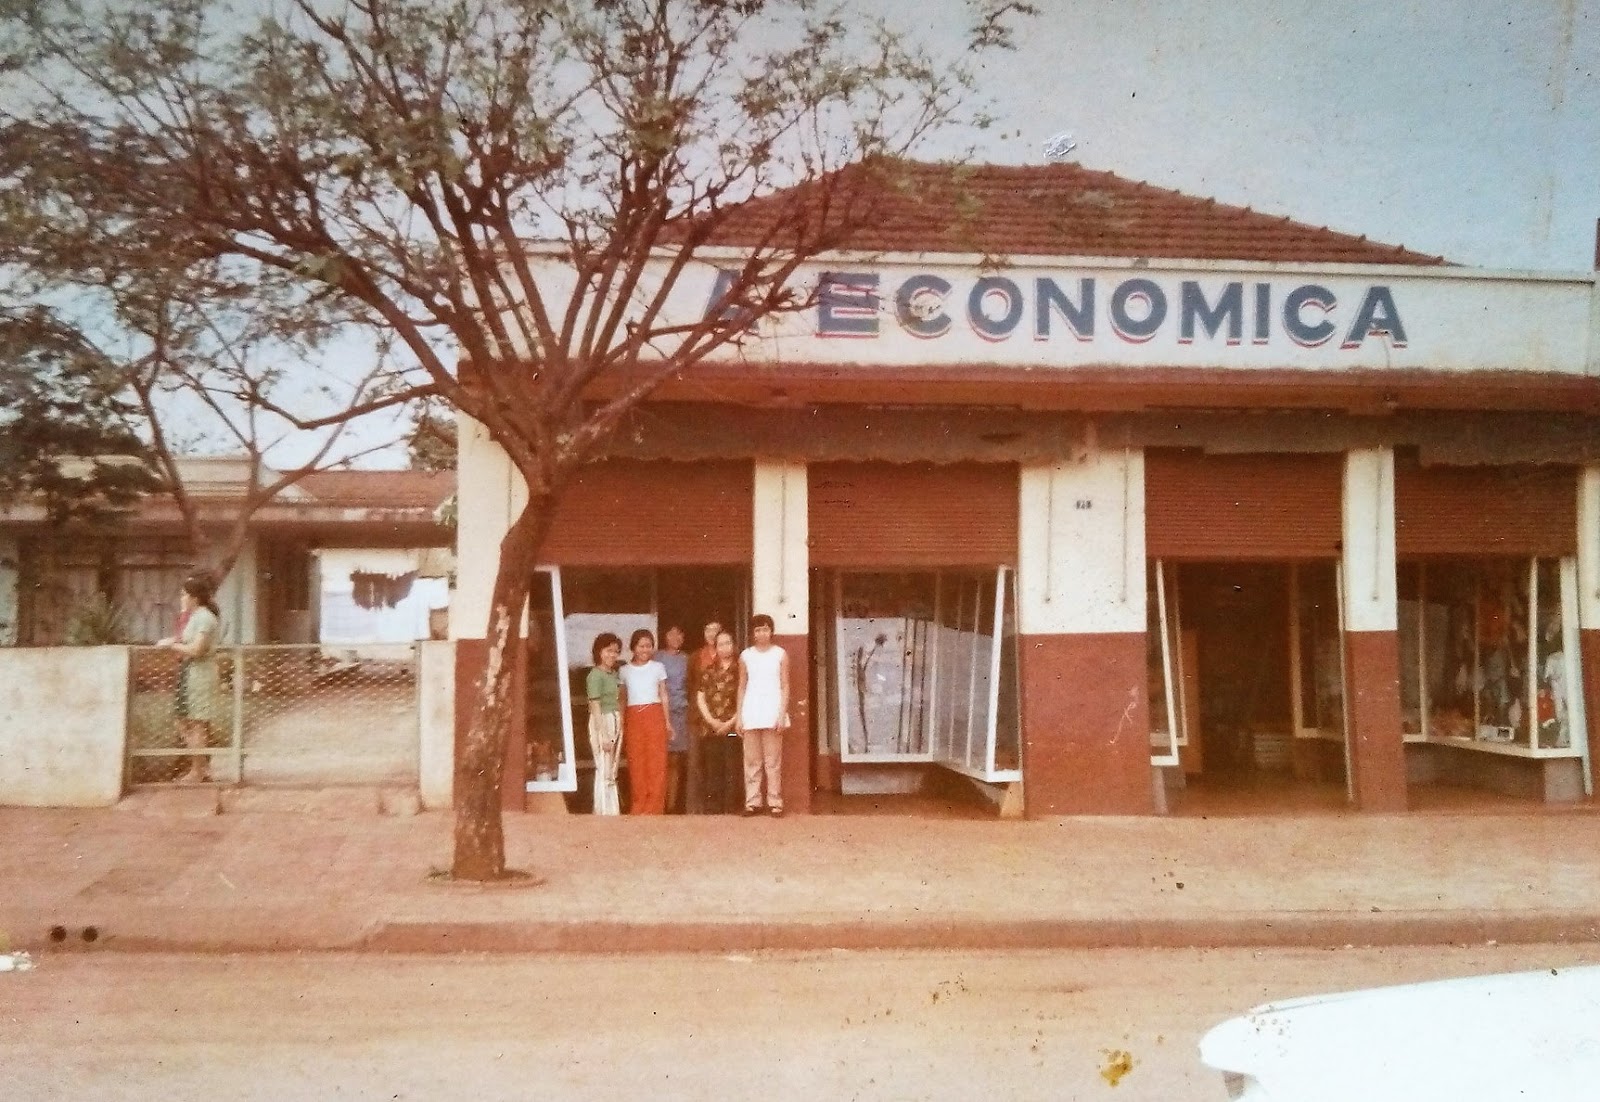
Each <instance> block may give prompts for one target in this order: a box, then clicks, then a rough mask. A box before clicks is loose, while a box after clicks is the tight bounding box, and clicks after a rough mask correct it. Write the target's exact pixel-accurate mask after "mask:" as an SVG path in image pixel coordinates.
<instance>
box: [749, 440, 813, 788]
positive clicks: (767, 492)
mask: <svg viewBox="0 0 1600 1102" xmlns="http://www.w3.org/2000/svg"><path fill="white" fill-rule="evenodd" d="M754 492H755V502H754V515H755V532H754V541H753V550H752V561H751V564H750V570H751V596H752V598H753V603H752V605H751V611H752V612H756V613H763V612H764V613H766V614H767V615H768V616H771V617H772V622H773V623H774V624H775V625H776V630H775V631H774V637H775V640H776V642H777V643H778V645H779V646H781V647H782V648H783V649H784V650H785V651H786V652H787V653H788V656H789V657H788V665H789V733H788V735H787V736H786V737H785V738H784V742H783V804H784V807H785V808H786V809H787V810H789V811H791V812H800V813H805V812H809V811H810V810H811V787H812V785H811V765H812V762H811V701H810V699H809V697H810V692H809V689H810V684H811V647H810V643H811V615H810V612H811V581H810V569H811V562H810V555H809V553H808V551H807V548H806V542H807V538H808V535H809V516H808V507H809V501H810V492H809V489H808V486H807V479H806V466H805V464H804V463H784V462H781V461H763V460H758V461H757V462H756V465H755V490H754Z"/></svg>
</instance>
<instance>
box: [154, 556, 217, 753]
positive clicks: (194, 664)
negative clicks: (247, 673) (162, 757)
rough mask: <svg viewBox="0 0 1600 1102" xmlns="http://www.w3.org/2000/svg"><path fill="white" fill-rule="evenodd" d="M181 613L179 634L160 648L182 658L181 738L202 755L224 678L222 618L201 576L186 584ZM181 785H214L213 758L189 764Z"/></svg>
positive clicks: (176, 704) (178, 700) (178, 702)
mask: <svg viewBox="0 0 1600 1102" xmlns="http://www.w3.org/2000/svg"><path fill="white" fill-rule="evenodd" d="M181 601H182V607H183V611H182V612H181V613H180V614H179V616H178V634H177V636H176V637H172V638H167V639H163V640H161V642H160V644H159V645H160V646H163V647H166V648H167V649H168V650H173V651H176V652H177V653H178V655H179V656H180V657H179V659H178V692H177V698H176V700H175V701H174V711H175V712H176V713H177V717H178V735H179V737H180V738H181V739H182V740H183V744H184V746H186V747H188V748H189V749H191V750H201V751H204V750H205V749H206V748H207V747H208V746H209V745H210V743H211V725H212V723H213V722H215V720H216V718H217V705H218V703H219V701H220V700H221V699H222V676H221V674H220V673H219V672H218V670H217V639H218V636H220V635H221V634H222V618H221V613H220V612H219V611H218V609H217V602H216V599H215V597H214V596H213V590H212V586H211V581H210V579H208V578H205V577H202V576H201V575H199V574H192V575H190V576H189V577H187V578H185V579H184V580H183V594H182V597H181ZM178 780H179V781H180V782H184V783H188V784H204V783H206V782H208V781H209V780H211V770H210V766H209V756H208V755H206V754H204V753H201V754H196V755H194V756H193V757H191V758H190V759H189V771H188V772H187V773H185V774H184V775H183V776H181V777H179V778H178Z"/></svg>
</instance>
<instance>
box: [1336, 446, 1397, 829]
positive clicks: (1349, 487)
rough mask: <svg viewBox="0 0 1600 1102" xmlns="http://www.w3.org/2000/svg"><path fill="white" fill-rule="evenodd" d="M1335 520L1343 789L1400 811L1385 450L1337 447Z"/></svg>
mask: <svg viewBox="0 0 1600 1102" xmlns="http://www.w3.org/2000/svg"><path fill="white" fill-rule="evenodd" d="M1343 525H1344V529H1343V542H1342V544H1341V547H1342V551H1341V552H1340V554H1341V556H1342V558H1341V561H1342V563H1343V574H1344V594H1343V602H1344V646H1345V692H1346V697H1345V709H1346V717H1345V728H1346V731H1347V733H1348V735H1347V737H1348V739H1349V752H1348V755H1347V763H1348V769H1349V783H1350V788H1351V792H1352V795H1353V798H1354V802H1355V805H1356V806H1357V807H1359V808H1361V809H1362V810H1363V811H1404V810H1405V808H1406V759H1405V740H1404V733H1403V729H1402V727H1401V721H1400V634H1399V630H1398V626H1399V612H1398V610H1399V600H1398V597H1397V594H1396V591H1395V542H1394V452H1393V450H1392V449H1390V448H1357V449H1354V450H1352V451H1350V452H1347V453H1346V454H1345V463H1344V509H1343Z"/></svg>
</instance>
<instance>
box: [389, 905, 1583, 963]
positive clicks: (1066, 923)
mask: <svg viewBox="0 0 1600 1102" xmlns="http://www.w3.org/2000/svg"><path fill="white" fill-rule="evenodd" d="M1486 942H1495V943H1497V944H1503V945H1511V944H1523V945H1526V944H1554V943H1567V942H1571V943H1584V944H1596V943H1600V914H1594V913H1584V914H1537V915H1514V916H1491V917H1483V916H1480V915H1473V914H1450V913H1446V914H1434V915H1416V916H1410V915H1407V916H1399V915H1396V916H1388V915H1385V916H1376V917H1371V918H1364V917H1354V916H1334V915H1288V916H1286V915H1272V916H1242V917H1235V916H1230V917H1226V918H1193V919H1127V920H1117V919H1033V920H1030V919H1022V920H1009V921H1006V920H1002V921H994V920H982V919H974V920H960V919H952V920H938V919H932V920H914V921H864V922H848V921H816V922H791V921H783V920H776V921H770V922H749V921H733V922H693V921H689V922H524V923H515V922H513V923H504V922H502V923H471V922H388V923H380V924H378V925H377V926H376V927H375V928H374V929H373V930H372V931H371V932H370V933H369V934H368V935H367V936H366V937H365V938H364V939H363V940H362V945H361V948H362V949H363V950H366V951H371V952H402V953H453V952H475V953H497V952H499V953H550V952H557V953H671V952H695V953H705V952H718V953H729V952H763V951H813V950H825V949H839V950H851V951H863V952H866V951H887V950H920V951H929V950H942V949H949V950H1036V949H1252V948H1254V949H1269V948H1271V949H1287V948H1296V949H1342V948H1346V947H1348V946H1352V945H1360V946H1427V945H1469V944H1483V943H1486Z"/></svg>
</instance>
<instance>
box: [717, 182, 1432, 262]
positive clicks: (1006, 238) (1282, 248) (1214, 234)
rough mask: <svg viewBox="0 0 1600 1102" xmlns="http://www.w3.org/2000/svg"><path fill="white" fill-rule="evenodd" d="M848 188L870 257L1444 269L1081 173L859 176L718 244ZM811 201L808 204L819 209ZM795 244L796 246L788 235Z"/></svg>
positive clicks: (860, 245) (1374, 245) (762, 211)
mask: <svg viewBox="0 0 1600 1102" xmlns="http://www.w3.org/2000/svg"><path fill="white" fill-rule="evenodd" d="M826 186H843V187H844V189H845V192H844V193H845V195H846V196H847V197H848V198H849V200H852V201H854V200H860V201H861V202H862V203H863V204H864V205H861V206H854V205H850V203H848V202H845V203H841V202H836V203H835V205H834V207H833V212H832V214H830V216H829V223H831V225H830V224H824V226H820V227H815V226H814V227H812V229H813V232H814V231H815V229H817V228H827V229H829V230H837V229H838V228H839V224H840V220H841V218H843V217H845V216H844V215H842V214H841V210H842V209H843V208H845V207H847V206H848V208H849V209H850V210H851V212H852V213H851V215H850V216H849V218H850V221H851V222H852V223H854V228H853V229H849V230H848V231H846V232H845V233H844V234H843V238H842V240H841V241H840V242H839V247H843V248H849V249H859V250H862V251H866V252H967V253H979V254H989V255H994V256H1118V257H1163V258H1173V259H1192V260H1260V261H1300V262H1307V263H1355V264H1442V263H1444V260H1443V259H1442V258H1441V257H1437V256H1427V255H1424V254H1421V253H1416V252H1412V251H1410V250H1408V249H1405V248H1403V247H1401V246H1398V245H1384V244H1380V243H1378V242H1376V241H1368V240H1367V239H1366V238H1365V237H1357V236H1353V235H1351V234H1345V233H1339V232H1337V231H1335V230H1330V229H1327V228H1325V227H1320V226H1311V225H1307V224H1305V223H1303V222H1295V221H1292V220H1291V219H1289V218H1288V217H1281V218H1280V217H1274V216H1272V215H1267V214H1261V213H1259V212H1257V211H1253V210H1250V209H1249V208H1247V207H1235V206H1229V205H1227V204H1225V203H1218V202H1217V201H1216V200H1214V199H1202V198H1197V197H1195V196H1192V195H1185V194H1183V193H1182V192H1177V191H1169V190H1167V189H1165V188H1159V187H1156V186H1154V185H1152V184H1146V183H1141V182H1139V181H1137V180H1129V179H1125V178H1123V177H1121V176H1118V175H1116V174H1115V173H1111V172H1099V171H1095V170H1092V169H1087V168H1083V167H1082V166H1080V165H1075V164H1048V165H947V164H930V163H927V162H921V161H903V160H902V161H881V162H876V163H874V164H871V165H853V166H851V167H849V168H847V169H844V170H842V171H841V172H840V173H839V174H838V175H837V176H836V177H830V178H827V183H826V184H812V185H803V186H802V187H801V188H798V189H794V190H791V191H786V192H778V193H776V194H774V195H769V196H764V197H762V198H760V199H756V200H753V201H751V202H749V203H746V204H744V206H743V207H742V208H740V209H739V210H737V211H735V212H734V213H733V214H732V216H731V217H730V218H729V220H728V222H727V223H726V224H725V225H724V226H723V227H721V228H720V229H719V230H718V232H716V233H715V234H714V235H713V238H712V243H713V244H718V245H728V246H734V247H751V246H753V245H754V244H756V243H757V242H758V241H759V240H760V238H761V235H762V234H763V232H765V231H766V230H767V229H769V228H770V227H771V225H772V223H773V220H774V219H775V218H781V217H783V213H782V212H784V211H786V210H787V209H789V208H791V206H792V205H793V204H794V203H795V202H796V201H797V200H798V199H800V198H802V197H804V196H806V195H807V194H808V193H809V194H810V195H813V196H820V195H821V192H822V190H823V189H824V187H826ZM814 206H815V200H813V207H814ZM788 236H792V235H788Z"/></svg>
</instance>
